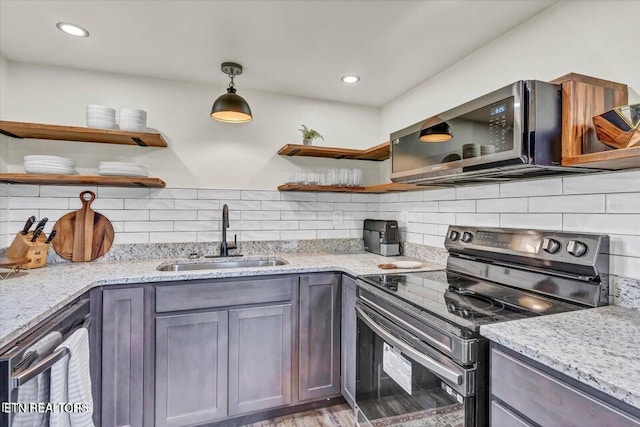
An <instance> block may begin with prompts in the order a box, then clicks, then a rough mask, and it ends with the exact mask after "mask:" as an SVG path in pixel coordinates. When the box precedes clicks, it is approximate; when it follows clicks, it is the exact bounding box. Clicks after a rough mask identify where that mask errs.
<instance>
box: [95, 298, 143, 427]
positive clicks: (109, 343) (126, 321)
mask: <svg viewBox="0 0 640 427" xmlns="http://www.w3.org/2000/svg"><path fill="white" fill-rule="evenodd" d="M102 313H103V315H102V319H103V320H102V375H101V376H102V425H103V426H117V427H120V426H133V427H135V426H142V422H143V413H144V412H143V405H144V402H143V397H144V393H143V376H144V373H143V355H144V289H143V288H129V289H108V290H105V291H104V292H103V297H102Z"/></svg>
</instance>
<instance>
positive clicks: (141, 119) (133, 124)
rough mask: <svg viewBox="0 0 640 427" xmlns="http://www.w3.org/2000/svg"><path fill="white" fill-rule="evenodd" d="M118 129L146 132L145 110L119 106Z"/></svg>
mask: <svg viewBox="0 0 640 427" xmlns="http://www.w3.org/2000/svg"><path fill="white" fill-rule="evenodd" d="M120 129H122V130H130V131H134V132H146V131H147V112H146V111H144V110H138V109H136V108H121V109H120Z"/></svg>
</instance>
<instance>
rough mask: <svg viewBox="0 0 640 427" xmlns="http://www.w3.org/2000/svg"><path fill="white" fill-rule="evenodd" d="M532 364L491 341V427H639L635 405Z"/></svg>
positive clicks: (639, 421)
mask: <svg viewBox="0 0 640 427" xmlns="http://www.w3.org/2000/svg"><path fill="white" fill-rule="evenodd" d="M534 364H535V362H532V361H530V360H529V359H526V358H524V357H522V356H519V355H516V354H515V353H513V352H511V351H509V350H504V349H502V348H499V347H497V346H496V345H493V344H492V347H491V418H490V423H491V426H493V427H503V426H520V427H524V426H544V427H574V426H575V427H601V426H616V427H623V426H636V427H637V426H640V418H639V417H638V414H636V413H633V414H632V413H631V411H635V410H634V409H632V408H630V407H629V408H627V409H625V408H624V406H625V405H624V404H623V403H622V402H618V401H616V400H615V399H613V398H608V399H607V401H605V400H604V399H605V397H604V396H600V397H598V396H596V394H597V393H599V392H596V391H595V390H593V391H589V390H588V386H586V385H580V384H578V383H577V382H576V381H575V380H569V379H565V378H564V377H563V375H562V374H560V373H559V372H555V371H552V370H550V369H548V368H542V367H538V366H534ZM570 382H573V383H574V384H571V383H570ZM600 394H601V395H602V393H600ZM627 410H628V412H627ZM636 412H640V411H636Z"/></svg>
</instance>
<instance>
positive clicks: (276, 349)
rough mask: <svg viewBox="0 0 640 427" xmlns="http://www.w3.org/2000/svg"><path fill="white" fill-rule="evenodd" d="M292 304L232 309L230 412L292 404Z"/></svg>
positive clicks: (230, 322)
mask: <svg viewBox="0 0 640 427" xmlns="http://www.w3.org/2000/svg"><path fill="white" fill-rule="evenodd" d="M292 338H293V337H292V317H291V304H282V305H269V306H266V307H265V306H263V307H249V308H240V309H232V310H229V415H230V416H234V415H240V414H245V413H249V412H253V411H259V410H262V409H268V408H274V407H277V406H283V405H287V404H289V403H291V348H292V345H291V342H292Z"/></svg>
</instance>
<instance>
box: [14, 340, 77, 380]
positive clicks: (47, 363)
mask: <svg viewBox="0 0 640 427" xmlns="http://www.w3.org/2000/svg"><path fill="white" fill-rule="evenodd" d="M67 354H69V349H68V348H66V347H62V348H60V349H58V350H56V351H55V352H53V353H51V354H50V355H48V356H47V357H45V358H44V359H42V360H40V361H39V362H38V363H36V364H35V365H33V366H30V367H29V368H28V369H26V370H24V371H23V372H20V373H19V374H17V375H13V376H12V377H11V381H12V383H13V388H18V387H20V386H21V385H23V384H24V383H26V382H27V381H29V380H31V379H33V378H35V377H37V376H38V375H40V374H41V373H43V372H44V371H46V370H47V369H49V368H51V367H52V366H53V365H54V364H55V363H56V362H57V361H59V360H61V359H62V358H63V357H65V356H66V355H67Z"/></svg>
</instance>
